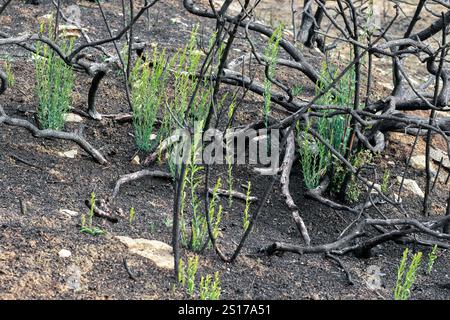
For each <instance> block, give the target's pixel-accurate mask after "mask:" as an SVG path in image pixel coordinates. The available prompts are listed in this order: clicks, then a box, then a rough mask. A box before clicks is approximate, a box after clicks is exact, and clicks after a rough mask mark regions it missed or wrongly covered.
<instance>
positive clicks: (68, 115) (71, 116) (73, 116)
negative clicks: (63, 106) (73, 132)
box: [64, 113, 83, 123]
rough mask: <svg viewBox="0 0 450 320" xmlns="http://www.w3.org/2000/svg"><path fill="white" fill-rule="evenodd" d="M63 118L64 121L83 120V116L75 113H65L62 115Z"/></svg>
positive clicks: (77, 121)
mask: <svg viewBox="0 0 450 320" xmlns="http://www.w3.org/2000/svg"><path fill="white" fill-rule="evenodd" d="M64 119H65V120H66V122H76V123H79V122H83V118H82V117H80V116H79V115H77V114H75V113H66V114H65V115H64Z"/></svg>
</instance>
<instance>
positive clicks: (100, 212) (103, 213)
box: [84, 200, 119, 223]
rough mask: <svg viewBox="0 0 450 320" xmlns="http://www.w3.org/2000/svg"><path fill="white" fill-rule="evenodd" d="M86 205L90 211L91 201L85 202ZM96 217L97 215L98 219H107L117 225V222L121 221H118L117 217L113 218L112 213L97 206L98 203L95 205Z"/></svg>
mask: <svg viewBox="0 0 450 320" xmlns="http://www.w3.org/2000/svg"><path fill="white" fill-rule="evenodd" d="M84 204H85V205H86V206H87V207H88V208H89V209H90V208H91V207H92V203H91V200H85V201H84ZM94 215H95V216H96V217H99V218H103V219H106V220H108V221H110V222H112V223H117V222H119V219H117V218H116V217H114V216H112V214H111V213H110V212H107V211H105V210H102V209H100V208H99V207H98V206H97V202H96V203H95V204H94Z"/></svg>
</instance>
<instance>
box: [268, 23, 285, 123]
mask: <svg viewBox="0 0 450 320" xmlns="http://www.w3.org/2000/svg"><path fill="white" fill-rule="evenodd" d="M283 28H284V26H283V25H282V24H280V25H279V26H278V27H277V28H276V29H275V30H274V32H273V34H272V36H271V37H270V38H269V42H268V45H267V47H266V48H265V50H264V56H265V57H266V59H267V65H266V79H265V80H264V107H263V115H264V122H265V124H266V127H267V126H268V121H269V114H270V104H271V98H272V94H271V89H272V82H273V77H274V76H275V70H276V65H277V61H278V52H279V46H280V40H281V38H282V36H283Z"/></svg>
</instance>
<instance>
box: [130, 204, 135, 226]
mask: <svg viewBox="0 0 450 320" xmlns="http://www.w3.org/2000/svg"><path fill="white" fill-rule="evenodd" d="M134 215H135V212H134V207H131V208H130V215H129V219H128V220H129V222H130V225H131V224H132V223H133V221H134Z"/></svg>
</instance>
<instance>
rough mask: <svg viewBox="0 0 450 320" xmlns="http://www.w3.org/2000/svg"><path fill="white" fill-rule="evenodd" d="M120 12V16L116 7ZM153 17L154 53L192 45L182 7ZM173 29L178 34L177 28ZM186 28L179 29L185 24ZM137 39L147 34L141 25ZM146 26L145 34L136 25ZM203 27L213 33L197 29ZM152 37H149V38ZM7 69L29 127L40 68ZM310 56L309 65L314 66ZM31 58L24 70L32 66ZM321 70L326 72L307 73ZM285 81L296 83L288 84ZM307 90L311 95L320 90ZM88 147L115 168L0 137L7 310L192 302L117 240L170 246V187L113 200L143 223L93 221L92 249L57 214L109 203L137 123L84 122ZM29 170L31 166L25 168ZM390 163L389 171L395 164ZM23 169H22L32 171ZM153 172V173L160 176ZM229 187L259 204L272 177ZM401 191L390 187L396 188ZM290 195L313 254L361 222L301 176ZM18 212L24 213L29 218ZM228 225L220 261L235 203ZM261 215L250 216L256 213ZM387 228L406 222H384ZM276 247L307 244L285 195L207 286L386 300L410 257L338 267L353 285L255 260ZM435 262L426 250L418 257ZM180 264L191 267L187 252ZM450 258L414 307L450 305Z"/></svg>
mask: <svg viewBox="0 0 450 320" xmlns="http://www.w3.org/2000/svg"><path fill="white" fill-rule="evenodd" d="M43 2H44V3H43V4H41V5H39V6H32V5H29V4H24V3H23V2H18V3H16V4H14V5H12V6H10V7H9V8H8V9H7V11H6V12H5V13H4V14H3V15H2V17H1V22H2V26H4V27H9V28H10V31H8V32H11V33H12V32H14V33H15V34H18V33H20V32H24V31H30V30H34V31H37V28H38V24H37V21H38V18H39V17H41V16H43V15H44V14H46V13H48V12H49V10H50V8H51V5H50V4H49V3H48V2H47V1H43ZM79 5H80V7H81V9H82V12H83V23H84V24H85V25H87V26H89V27H88V28H89V33H90V34H95V35H96V36H97V37H99V38H100V36H104V35H105V34H106V33H105V32H106V30H104V27H103V23H102V20H101V17H99V16H98V13H97V10H95V5H94V4H92V3H90V2H84V1H81V2H79ZM114 6H116V7H114ZM104 8H105V9H106V10H108V11H107V12H108V15H111V18H112V21H115V22H116V25H114V23H113V28H115V29H118V28H119V26H120V25H119V23H120V16H119V15H116V16H115V17H113V14H112V13H111V12H113V9H115V8H116V9H115V11H114V12H120V10H118V9H117V4H116V2H114V1H112V2H109V3H105V4H104ZM156 9H157V10H156V12H155V10H152V11H151V12H152V16H151V18H152V21H156V22H157V23H156V22H155V25H153V26H152V27H151V31H149V32H147V31H143V34H142V37H145V36H147V37H148V35H149V34H151V39H152V40H151V41H154V42H159V43H162V44H164V45H165V46H167V47H168V48H171V49H172V50H175V49H176V48H178V47H181V46H182V45H183V44H184V42H185V41H186V39H187V37H188V36H189V30H190V28H191V26H192V25H193V24H194V23H196V22H197V21H198V20H197V18H195V17H192V16H190V15H187V14H185V13H184V12H183V11H182V9H181V6H180V4H179V3H178V2H175V1H162V2H161V3H159V4H158V5H157V6H156ZM172 18H177V19H176V20H177V21H178V22H176V21H175V22H174V21H173V20H172V21H171V19H172ZM180 21H181V22H180ZM140 24H143V25H142V26H141V27H142V30H145V28H146V26H145V24H144V23H143V22H140ZM138 26H139V24H138ZM202 26H205V27H208V25H207V24H206V25H202ZM146 32H147V33H148V34H145V33H146ZM1 50H2V51H1V54H2V57H5V56H6V55H7V56H8V57H10V58H12V63H11V64H12V69H13V72H14V76H15V84H14V86H13V87H12V88H9V89H8V90H7V92H6V93H5V94H4V95H2V96H1V97H0V103H1V104H2V105H3V106H5V110H6V111H7V113H8V114H9V115H10V116H14V117H19V118H25V119H28V120H30V121H34V111H35V109H36V104H37V99H36V97H35V95H34V94H33V92H34V85H35V84H34V80H33V79H34V77H33V76H32V75H33V73H34V71H33V64H32V61H31V60H30V56H29V55H28V54H26V53H25V52H23V51H21V50H18V49H17V48H9V47H2V48H1ZM310 56H311V57H312V56H313V55H312V54H311V55H310ZM25 58H26V59H25ZM312 63H314V64H316V65H320V64H319V62H315V61H312ZM285 77H286V81H288V80H289V79H290V78H289V75H287V74H286V75H285ZM89 80H90V79H89V78H88V77H87V76H85V75H84V74H77V76H76V88H75V94H74V103H73V106H74V108H76V109H77V108H78V109H83V110H84V109H85V108H86V101H85V100H86V97H87V92H88V88H89V86H88V85H89ZM300 81H304V82H305V88H306V89H307V90H305V92H306V93H307V92H313V88H312V87H311V86H310V85H309V90H308V84H307V83H306V80H304V79H303V80H300ZM97 100H98V109H99V111H100V112H101V113H108V114H112V113H120V112H126V111H127V104H126V101H125V98H124V94H123V87H122V84H121V82H120V79H119V76H118V75H115V74H110V75H109V76H108V79H107V80H106V81H105V82H104V83H103V85H102V86H101V88H100V92H99V96H98V99H97ZM259 105H260V104H259V102H257V101H256V97H252V96H250V97H247V99H246V101H245V108H243V109H244V110H245V112H243V113H242V114H240V115H239V117H238V118H239V119H240V120H242V121H244V120H246V119H247V120H248V119H252V118H255V117H256V116H257V115H260V111H259ZM83 125H84V127H85V129H84V134H85V137H86V139H88V141H90V142H91V143H92V144H93V145H94V146H96V147H97V148H99V150H100V151H101V152H102V153H103V154H105V155H106V156H107V159H108V161H109V163H108V165H106V166H102V165H99V164H97V163H95V162H94V161H93V160H92V159H91V158H90V157H89V156H88V155H87V154H85V153H84V152H83V151H82V150H80V148H79V147H78V146H76V145H74V144H71V143H69V142H64V141H55V140H42V139H35V138H33V137H32V136H31V134H30V133H29V132H27V131H25V130H24V129H20V128H16V127H9V126H6V125H0V191H1V193H0V299H177V298H185V297H186V296H185V295H184V294H183V293H182V292H181V291H179V290H174V289H173V284H174V279H173V275H172V273H171V272H169V271H165V270H162V269H159V268H157V267H156V266H154V265H152V264H151V263H150V262H149V261H148V260H146V259H144V258H141V257H139V256H136V255H133V254H130V253H129V252H128V250H127V249H126V247H125V246H124V245H123V244H121V243H120V242H119V241H118V240H116V239H115V238H114V236H117V235H125V236H129V237H133V238H146V239H155V240H160V241H163V242H166V243H169V244H170V241H171V227H170V226H168V224H167V221H168V219H170V216H171V213H172V205H173V204H172V201H173V194H174V190H173V186H172V184H171V183H170V182H168V181H164V180H157V179H154V180H151V179H144V180H140V181H137V182H133V183H131V184H128V185H125V186H123V187H122V189H121V192H120V194H119V196H118V198H117V200H116V203H117V205H118V207H120V208H121V209H122V210H123V211H124V212H128V210H129V208H130V207H132V206H133V207H134V208H135V211H136V219H135V221H134V222H133V223H132V224H130V223H129V222H128V220H127V219H126V218H122V219H120V220H119V222H118V223H115V224H112V223H110V222H107V221H104V220H103V219H100V218H94V223H95V225H97V226H99V227H101V228H102V229H104V230H106V231H107V234H106V235H105V236H98V237H92V236H90V235H86V234H82V233H80V216H76V217H70V216H68V215H65V214H62V213H61V212H60V210H61V209H69V210H74V211H77V212H79V213H86V212H87V211H88V209H87V207H86V206H85V205H84V201H85V200H86V199H88V198H89V195H90V193H91V192H92V191H94V192H95V193H96V195H97V197H99V198H107V197H108V196H109V195H110V194H111V192H112V188H113V186H114V183H115V181H116V180H117V179H118V177H119V176H120V175H122V174H126V173H130V172H134V171H137V170H138V169H140V167H139V166H137V165H133V164H132V163H131V161H130V160H131V158H132V156H133V155H134V154H135V152H136V148H135V145H134V141H133V138H132V136H131V135H130V133H132V132H133V128H132V125H131V124H130V123H124V124H118V123H116V122H113V121H111V120H102V121H93V120H89V119H84V120H83ZM79 126H80V124H74V123H70V124H67V125H66V128H65V130H68V131H71V130H75V129H77V128H78V127H79ZM409 143H410V142H409V140H408V141H407V142H404V143H398V142H392V143H391V144H390V145H389V146H388V149H387V150H386V152H385V154H383V156H380V157H378V158H377V159H376V160H375V162H376V163H377V164H379V165H380V166H381V167H384V168H386V167H389V169H390V170H391V172H392V176H395V175H398V174H400V173H401V172H402V170H403V169H404V162H405V158H406V154H407V151H408V148H409V145H408V144H409ZM71 149H77V150H78V155H77V156H76V157H75V158H74V159H69V158H63V157H60V156H58V152H61V151H67V150H71ZM21 160H25V161H21ZM392 161H393V162H392ZM25 162H26V163H25ZM154 167H155V166H153V167H152V168H154ZM234 173H235V174H234V177H235V179H236V181H235V186H237V187H236V189H237V190H239V191H241V192H245V191H244V190H243V189H242V188H241V187H240V186H241V184H246V183H247V181H248V180H251V182H252V186H253V192H252V194H253V195H255V196H258V197H261V196H262V193H263V191H264V187H265V185H266V184H267V182H268V181H269V179H270V178H269V177H265V176H259V175H255V174H254V173H253V172H252V168H250V167H247V166H238V167H236V168H235V172H234ZM225 174H226V169H225V168H220V167H216V168H214V170H213V172H212V177H218V176H223V175H225ZM407 177H408V178H413V179H416V180H417V181H418V183H419V185H420V186H421V187H423V185H424V174H423V172H419V171H416V170H412V169H408V172H407ZM394 181H395V179H394V178H392V181H391V182H392V184H394ZM290 190H291V193H292V195H293V198H294V201H295V202H296V203H297V204H300V208H301V214H302V216H303V219H304V220H305V222H306V225H307V227H308V229H309V232H310V235H311V237H312V242H313V243H315V244H318V243H325V242H329V241H332V240H333V239H335V238H336V237H337V236H338V235H339V233H340V232H341V230H342V229H343V228H345V226H346V225H348V223H349V222H350V221H352V220H353V219H354V218H355V217H354V215H353V214H351V213H348V212H341V211H335V210H333V209H330V208H329V207H326V206H323V205H321V204H319V203H317V202H316V201H313V200H310V199H308V198H305V197H304V196H303V192H304V190H303V182H302V180H301V172H300V168H299V165H296V166H295V167H294V169H293V171H292V174H291V185H290ZM446 190H448V186H443V185H441V184H438V186H437V188H436V192H435V196H434V198H433V208H434V209H435V211H436V214H443V207H442V205H443V203H444V198H445V196H446V192H447V191H446ZM402 198H403V205H404V207H405V208H406V209H409V210H410V211H411V212H420V210H419V208H420V204H421V199H420V198H417V197H414V196H408V195H404V196H403V197H402ZM20 201H22V202H23V203H25V204H26V207H27V210H26V212H24V213H22V212H21V210H20ZM222 204H223V207H224V214H223V218H222V222H221V237H220V240H219V245H220V246H221V247H222V248H223V250H224V251H225V252H232V250H233V249H234V247H235V245H236V243H237V241H239V238H240V235H241V234H242V218H241V216H242V212H243V209H244V204H243V203H242V202H240V201H239V200H234V202H233V207H232V208H229V207H228V205H227V199H223V200H222ZM255 207H256V206H255V205H253V206H252V208H253V209H254V208H255ZM388 215H389V216H392V217H395V216H399V214H398V213H397V212H394V211H393V212H388ZM274 241H284V242H289V243H300V242H301V240H300V237H299V234H298V232H297V230H296V228H295V225H294V223H293V221H292V218H291V214H290V212H289V210H288V208H287V206H286V205H285V203H284V201H283V197H282V195H281V190H280V187H279V185H277V184H276V185H275V188H274V190H273V192H272V193H271V194H270V198H269V201H268V203H267V205H266V207H265V208H264V210H263V211H262V213H261V215H260V216H259V219H258V221H257V223H256V226H255V229H254V231H253V233H252V234H251V236H250V238H249V239H248V241H247V244H246V246H245V249H244V250H243V255H241V256H240V258H239V259H238V260H237V262H236V263H235V264H224V263H223V262H221V261H220V259H219V258H218V257H217V256H216V255H215V253H214V252H213V251H212V250H210V249H209V250H207V251H206V252H205V253H204V255H202V256H200V267H199V272H200V273H201V274H205V273H213V272H215V271H219V272H220V274H221V279H222V298H223V299H391V298H392V296H393V294H392V290H393V287H394V285H395V280H396V270H397V266H398V262H399V259H400V257H401V254H402V252H403V250H404V248H405V247H404V246H402V245H397V244H393V243H386V244H384V245H381V246H379V247H378V248H376V250H374V255H373V256H372V257H370V258H367V259H361V258H356V257H354V256H344V257H342V262H343V263H344V265H345V266H346V268H347V269H348V271H349V272H350V273H351V274H352V277H353V279H354V281H355V284H354V285H349V284H348V282H347V281H346V278H345V274H344V273H343V272H342V270H341V269H340V268H339V266H338V265H337V264H336V263H335V262H333V261H331V260H329V259H326V258H325V257H324V256H323V255H303V256H299V255H294V254H287V253H286V254H281V255H274V256H270V257H269V256H266V255H264V254H259V253H258V250H259V249H260V248H262V247H264V246H266V245H268V244H270V243H272V242H274ZM61 249H67V250H70V251H71V253H72V255H71V257H69V258H65V259H63V258H60V257H59V256H58V252H59V251H60V250H61ZM412 249H415V250H422V251H423V252H424V253H425V254H426V253H428V251H429V249H428V248H422V247H416V248H412ZM184 254H185V255H191V254H190V253H188V252H184ZM449 258H450V257H449V253H448V252H447V251H445V250H440V251H439V257H438V259H437V261H436V263H435V266H434V270H433V271H432V273H431V274H430V275H427V274H425V273H424V272H422V271H421V272H420V274H419V277H418V280H417V282H416V285H415V286H414V287H413V293H412V298H413V299H448V298H449V297H450V292H449V289H448V287H447V288H445V286H443V285H445V284H447V283H449V282H450V278H449V274H450V272H449V270H450V259H449ZM124 259H127V262H128V265H129V267H130V269H131V270H132V271H133V273H134V274H135V277H136V281H133V280H132V279H130V278H129V276H128V274H127V272H126V270H125V268H124V265H123V260H124ZM373 266H376V267H378V268H379V269H380V271H381V273H383V274H384V275H383V276H381V281H382V283H381V288H380V289H378V290H371V289H370V288H369V286H368V285H367V281H368V279H369V271H368V270H370V269H371V268H373ZM74 268H78V269H79V270H80V273H81V289H80V290H76V291H74V290H72V289H71V288H70V286H68V281H69V279H70V277H71V275H72V274H73V270H74Z"/></svg>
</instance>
